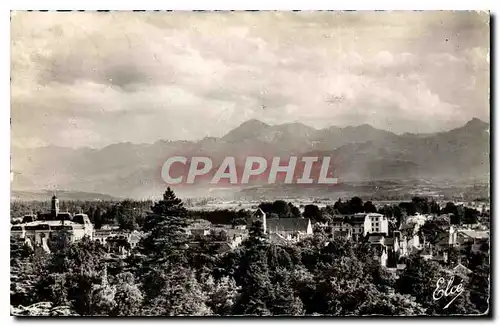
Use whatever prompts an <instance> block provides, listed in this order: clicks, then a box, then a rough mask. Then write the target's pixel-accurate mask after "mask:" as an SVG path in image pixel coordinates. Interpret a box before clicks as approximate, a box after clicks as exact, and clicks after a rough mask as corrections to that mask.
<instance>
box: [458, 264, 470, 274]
mask: <svg viewBox="0 0 500 326" xmlns="http://www.w3.org/2000/svg"><path fill="white" fill-rule="evenodd" d="M453 271H454V272H456V273H462V274H465V275H467V274H470V273H472V271H471V270H470V269H468V268H467V267H465V266H464V265H462V264H461V263H458V265H457V266H455V267H454V268H453Z"/></svg>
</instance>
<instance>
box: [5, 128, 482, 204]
mask: <svg viewBox="0 0 500 326" xmlns="http://www.w3.org/2000/svg"><path fill="white" fill-rule="evenodd" d="M307 154H311V155H312V154H314V155H315V156H325V155H328V156H331V157H332V159H333V163H332V164H334V166H335V170H336V176H337V177H338V178H339V179H340V180H341V181H345V182H359V181H370V180H382V179H384V180H407V179H429V180H448V181H449V180H453V181H457V182H461V181H464V180H472V181H474V180H480V181H488V180H489V178H490V134H489V124H488V123H486V122H483V121H481V120H479V119H476V118H474V119H472V120H471V121H469V122H468V123H467V124H465V125H464V126H462V127H459V128H456V129H452V130H450V131H446V132H439V133H434V134H425V135H419V134H403V135H396V134H394V133H392V132H389V131H385V130H379V129H376V128H374V127H372V126H370V125H367V124H364V125H360V126H350V127H345V128H340V127H329V128H325V129H320V130H317V129H314V128H312V127H309V126H307V125H304V124H301V123H289V124H282V125H275V126H271V125H268V124H266V123H263V122H261V121H258V120H250V121H247V122H245V123H243V124H242V125H240V126H239V127H237V128H235V129H233V130H232V131H230V132H228V133H227V134H226V135H225V136H223V137H221V138H216V137H207V138H205V139H203V140H200V141H198V142H193V141H158V142H156V143H154V144H132V143H119V144H113V145H110V146H107V147H105V148H102V149H90V148H81V149H71V148H63V147H55V146H49V147H43V148H35V149H22V148H15V147H14V148H13V149H12V172H13V176H14V177H13V181H12V189H14V190H24V191H32V190H34V189H35V190H36V189H54V188H56V189H57V188H59V189H75V190H77V191H82V192H85V193H108V194H111V195H113V196H120V197H134V198H144V197H150V196H157V195H158V194H160V193H162V191H163V190H164V189H165V187H166V185H165V183H164V182H163V180H162V179H161V176H160V171H161V167H162V165H163V163H164V162H165V160H166V159H167V158H168V157H171V156H177V155H183V156H208V157H210V158H212V159H213V160H214V164H217V163H218V162H220V161H221V160H222V159H223V158H224V157H226V156H235V157H237V158H239V159H244V158H245V157H247V156H251V155H254V156H263V157H267V158H270V157H273V156H282V157H288V156H291V155H307Z"/></svg>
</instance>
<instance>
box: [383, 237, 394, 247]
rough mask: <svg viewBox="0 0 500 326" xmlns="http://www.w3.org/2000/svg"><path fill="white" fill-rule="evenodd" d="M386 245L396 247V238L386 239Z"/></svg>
mask: <svg viewBox="0 0 500 326" xmlns="http://www.w3.org/2000/svg"><path fill="white" fill-rule="evenodd" d="M384 244H385V245H386V246H393V245H394V238H385V239H384Z"/></svg>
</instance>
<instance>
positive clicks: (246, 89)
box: [11, 11, 490, 148]
mask: <svg viewBox="0 0 500 326" xmlns="http://www.w3.org/2000/svg"><path fill="white" fill-rule="evenodd" d="M489 39H490V34H489V15H488V14H487V13H480V12H444V11H440V12H381V11H379V12H354V11H351V12H331V11H330V12H328V11H324V12H232V13H231V12H100V13H97V12H12V14H11V125H12V129H11V138H12V145H13V146H18V147H38V146H48V145H56V146H67V147H84V146H87V147H93V148H101V147H104V146H107V145H109V144H113V143H119V142H133V143H154V142H156V141H158V140H180V139H182V140H198V139H202V138H204V137H207V136H210V137H220V136H222V135H224V134H225V133H227V132H228V131H230V130H231V129H234V128H235V127H237V126H238V125H240V124H241V123H243V122H245V121H246V120H249V119H258V120H261V121H263V122H266V123H268V124H282V123H292V122H302V123H304V124H307V125H310V126H312V127H315V128H318V129H320V128H325V127H329V126H332V125H333V126H347V125H361V124H365V123H368V124H370V125H372V126H374V127H376V128H380V129H384V130H389V131H392V132H395V133H404V132H413V133H428V132H437V131H443V130H449V129H452V128H455V127H458V126H461V125H463V124H464V123H466V122H467V121H468V120H470V119H472V118H473V117H478V118H480V119H482V120H484V121H487V122H489V119H490V118H489V48H490V46H489Z"/></svg>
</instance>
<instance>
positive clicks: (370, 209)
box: [363, 201, 377, 213]
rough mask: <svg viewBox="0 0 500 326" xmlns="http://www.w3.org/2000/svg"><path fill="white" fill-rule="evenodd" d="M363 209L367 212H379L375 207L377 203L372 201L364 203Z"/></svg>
mask: <svg viewBox="0 0 500 326" xmlns="http://www.w3.org/2000/svg"><path fill="white" fill-rule="evenodd" d="M363 210H364V212H365V213H376V212H377V208H376V207H375V205H373V203H372V202H371V201H367V202H365V203H364V204H363Z"/></svg>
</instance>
